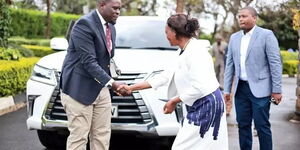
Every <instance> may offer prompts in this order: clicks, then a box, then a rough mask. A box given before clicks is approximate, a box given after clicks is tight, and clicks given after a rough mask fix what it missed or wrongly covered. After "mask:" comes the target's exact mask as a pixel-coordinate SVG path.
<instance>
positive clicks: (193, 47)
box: [148, 39, 219, 106]
mask: <svg viewBox="0 0 300 150" xmlns="http://www.w3.org/2000/svg"><path fill="white" fill-rule="evenodd" d="M179 51H180V50H179ZM179 51H178V55H179ZM174 63H176V64H177V65H176V66H175V67H174V68H173V69H171V70H168V71H166V72H164V73H161V74H160V75H157V76H154V78H152V79H149V80H148V82H149V84H150V85H151V87H153V88H158V87H160V86H162V85H166V84H168V93H167V94H168V99H171V98H174V97H175V96H179V98H180V99H181V100H182V102H183V103H185V104H186V105H189V106H192V105H193V103H194V102H195V101H196V100H197V99H199V98H202V97H204V96H207V95H208V94H211V93H212V92H214V91H215V90H216V89H217V88H218V87H219V83H218V81H217V78H216V75H215V72H214V67H213V59H212V57H211V55H210V54H209V52H208V51H207V50H206V47H205V44H204V43H202V41H200V40H196V39H192V40H191V41H190V42H189V44H188V45H187V46H186V49H185V50H184V52H183V53H182V54H181V55H180V56H178V60H174Z"/></svg>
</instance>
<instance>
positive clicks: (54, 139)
mask: <svg viewBox="0 0 300 150" xmlns="http://www.w3.org/2000/svg"><path fill="white" fill-rule="evenodd" d="M37 134H38V137H39V140H40V142H41V143H42V145H44V146H45V147H47V148H48V149H66V143H67V138H68V135H63V134H59V133H58V132H57V131H45V130H37Z"/></svg>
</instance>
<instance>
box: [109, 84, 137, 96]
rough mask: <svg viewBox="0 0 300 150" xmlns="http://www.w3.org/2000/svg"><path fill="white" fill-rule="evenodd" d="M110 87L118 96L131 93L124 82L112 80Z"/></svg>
mask: <svg viewBox="0 0 300 150" xmlns="http://www.w3.org/2000/svg"><path fill="white" fill-rule="evenodd" d="M112 89H113V91H114V92H115V93H116V94H117V95H119V96H128V95H131V93H132V89H131V88H130V86H128V85H127V84H126V83H124V82H113V84H112Z"/></svg>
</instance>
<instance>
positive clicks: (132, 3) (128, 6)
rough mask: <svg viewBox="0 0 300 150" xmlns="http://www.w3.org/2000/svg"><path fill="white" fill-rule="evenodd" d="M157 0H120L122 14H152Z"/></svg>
mask: <svg viewBox="0 0 300 150" xmlns="http://www.w3.org/2000/svg"><path fill="white" fill-rule="evenodd" d="M156 8H157V0H151V1H149V0H122V10H121V14H122V15H129V16H130V15H140V16H144V15H154V14H155V12H156Z"/></svg>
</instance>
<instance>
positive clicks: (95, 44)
mask: <svg viewBox="0 0 300 150" xmlns="http://www.w3.org/2000/svg"><path fill="white" fill-rule="evenodd" d="M97 3H98V5H97V9H96V10H94V11H92V12H91V13H89V14H87V15H85V16H83V17H81V18H80V19H79V20H78V21H77V22H76V24H75V25H74V27H73V30H72V32H71V37H70V40H69V47H68V50H67V55H66V58H65V61H64V63H63V66H62V74H61V81H60V84H61V91H62V93H61V99H62V104H63V106H64V109H65V111H66V113H67V116H68V129H69V131H70V135H69V137H68V140H67V149H68V150H75V149H76V150H77V149H80V150H81V149H82V150H83V149H85V147H86V144H87V142H88V139H87V137H88V135H89V139H90V148H91V150H108V148H109V140H110V133H111V128H110V126H111V124H110V123H111V96H110V92H109V89H112V90H116V89H117V87H118V86H119V85H120V83H117V82H115V81H114V80H113V79H112V78H111V76H110V68H109V67H110V66H109V64H110V59H111V58H112V57H113V56H114V48H115V38H116V31H115V27H114V26H113V25H114V24H115V23H116V20H117V18H118V16H119V15H120V9H121V0H98V2H97Z"/></svg>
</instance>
